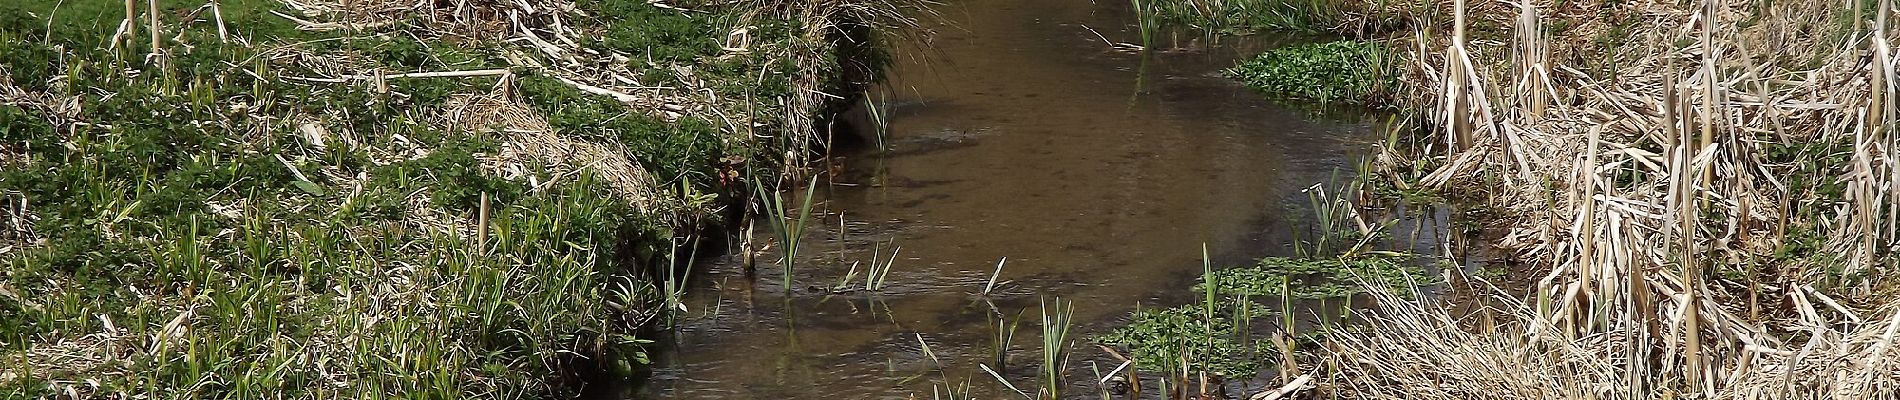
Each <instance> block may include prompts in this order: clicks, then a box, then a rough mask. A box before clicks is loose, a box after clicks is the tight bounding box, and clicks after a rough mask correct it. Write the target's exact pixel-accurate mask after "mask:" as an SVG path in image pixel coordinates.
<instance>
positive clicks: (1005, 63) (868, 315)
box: [627, 0, 1380, 399]
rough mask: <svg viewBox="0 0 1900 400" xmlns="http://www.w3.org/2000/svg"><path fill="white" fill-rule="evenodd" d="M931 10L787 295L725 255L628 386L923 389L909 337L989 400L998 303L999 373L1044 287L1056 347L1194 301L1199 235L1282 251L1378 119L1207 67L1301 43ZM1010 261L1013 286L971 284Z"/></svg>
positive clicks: (645, 392)
mask: <svg viewBox="0 0 1900 400" xmlns="http://www.w3.org/2000/svg"><path fill="white" fill-rule="evenodd" d="M942 11H943V14H944V17H945V18H946V19H947V20H950V21H951V22H952V23H953V24H954V26H948V27H941V28H939V29H938V32H939V34H938V35H937V36H936V37H935V40H934V42H933V43H931V44H928V45H921V44H919V45H913V47H910V48H900V49H896V52H897V54H899V63H898V65H897V66H896V67H895V70H894V71H893V72H892V74H893V76H892V79H891V81H890V82H889V83H887V84H886V85H884V86H883V87H881V88H878V89H877V90H876V92H875V93H874V95H873V96H872V97H873V98H874V99H877V98H881V99H885V100H887V101H886V102H884V103H883V104H884V106H883V107H882V108H881V109H882V110H881V111H883V113H884V114H885V115H886V116H885V120H886V121H887V122H888V125H887V128H888V137H886V138H882V139H875V140H866V141H865V143H867V144H868V143H880V144H881V145H882V147H885V148H884V149H879V148H878V147H879V146H878V145H863V146H858V148H855V149H852V148H843V147H841V148H838V149H836V151H837V153H836V154H834V155H833V157H831V158H830V159H828V160H827V161H828V162H829V163H832V165H833V166H834V168H833V169H832V172H833V173H832V174H829V176H827V177H826V178H824V179H826V180H827V181H826V182H824V184H821V185H820V188H819V189H818V190H819V191H820V192H819V193H817V194H816V195H815V198H816V199H817V202H818V205H817V206H816V208H817V210H815V211H814V217H813V220H812V223H811V228H810V229H809V230H808V231H807V232H806V236H805V239H804V241H803V242H802V244H801V245H800V254H799V259H800V260H801V261H800V264H799V265H798V268H797V269H796V275H795V279H794V281H795V282H797V284H796V285H795V286H797V287H795V288H792V289H793V290H792V294H791V295H790V296H789V297H788V296H786V294H785V292H786V291H785V288H782V287H780V284H779V282H780V279H779V278H780V275H779V271H781V270H780V269H779V267H778V266H777V265H776V264H775V262H774V261H773V260H775V259H776V256H774V255H771V254H762V255H760V256H759V257H758V275H759V276H758V277H757V279H756V280H752V279H747V278H746V277H745V274H744V272H743V270H744V267H743V266H742V265H740V264H741V257H739V256H737V255H731V256H725V257H718V258H715V259H712V260H707V261H705V263H704V264H705V265H702V266H701V268H702V270H703V271H704V272H699V273H696V276H695V282H693V283H692V284H693V288H692V292H691V293H690V294H689V298H688V303H687V306H688V308H689V309H690V311H688V312H687V315H686V316H685V317H684V320H683V321H682V322H681V323H680V324H681V326H679V328H678V329H677V332H675V333H673V334H671V335H668V336H666V337H664V338H662V339H660V342H659V343H656V344H655V345H654V349H653V350H655V354H654V355H655V364H654V370H653V374H652V376H651V378H650V380H649V381H648V382H647V384H645V385H641V386H640V387H639V388H638V389H636V390H634V392H633V393H629V394H627V397H633V398H811V399H817V398H911V397H912V396H916V397H918V398H928V397H929V396H930V392H929V384H928V383H927V382H925V381H926V379H918V378H917V377H918V376H919V375H922V374H926V373H928V374H931V376H933V377H934V376H936V375H935V374H936V373H937V372H936V371H937V366H936V365H937V364H936V363H935V362H933V361H932V360H930V359H929V358H928V357H926V356H925V354H923V352H921V351H920V346H919V344H918V340H919V338H920V337H921V338H922V339H923V340H925V341H927V342H928V343H929V344H930V346H931V348H932V351H933V352H934V354H935V355H936V356H937V357H939V358H940V359H941V360H942V364H944V365H947V366H949V374H950V375H951V376H952V377H954V378H962V377H970V378H971V380H972V381H974V382H976V383H977V385H976V386H977V387H978V388H979V389H978V391H977V394H978V395H979V397H985V398H990V397H1001V396H1003V395H1005V393H1004V392H992V390H998V389H995V388H993V386H996V385H994V384H993V382H994V381H993V380H992V379H990V378H988V376H986V375H982V374H983V373H982V372H973V371H976V370H975V369H974V367H975V366H976V365H977V364H978V363H985V362H990V363H991V364H994V362H991V361H989V360H993V356H992V354H994V353H993V352H994V349H992V348H991V347H992V344H991V343H992V340H991V336H992V334H993V330H994V329H995V328H993V327H992V326H993V324H994V320H995V316H996V315H998V314H999V313H1000V314H1002V315H1011V316H1013V315H1017V314H1018V313H1019V312H1021V311H1022V310H1028V311H1027V313H1026V314H1025V322H1024V323H1023V324H1022V328H1021V331H1020V332H1019V333H1018V338H1017V339H1016V340H1015V341H1014V342H1013V346H1012V350H1013V353H1012V354H1013V355H1012V356H1010V359H1009V362H1008V363H1006V364H1007V365H1006V366H1005V368H1003V369H1004V371H1003V372H1004V373H1005V374H1006V375H1007V376H1011V377H1015V378H1016V381H1017V382H1025V383H1027V382H1033V376H1034V371H1033V370H1034V368H1035V365H1034V363H1035V362H1036V361H1035V357H1036V356H1037V355H1036V354H1035V352H1036V351H1037V349H1036V347H1037V344H1038V343H1037V340H1038V339H1036V338H1035V337H1034V336H1035V331H1036V327H1035V323H1034V322H1032V321H1033V320H1034V319H1035V318H1036V317H1037V315H1036V309H1037V306H1038V304H1039V302H1040V301H1041V299H1043V298H1053V297H1061V298H1063V299H1066V300H1069V301H1072V302H1073V303H1074V305H1075V312H1074V313H1075V314H1074V318H1075V321H1077V325H1076V327H1075V330H1074V332H1075V333H1074V334H1073V335H1072V336H1071V337H1072V338H1074V339H1078V340H1080V339H1086V338H1088V337H1090V336H1092V335H1095V334H1099V333H1101V332H1104V331H1106V330H1107V329H1109V328H1111V327H1113V326H1115V325H1116V324H1118V323H1119V322H1120V321H1122V320H1123V319H1124V318H1126V316H1127V315H1128V312H1129V311H1130V310H1132V309H1134V308H1135V307H1136V305H1137V304H1141V305H1144V306H1153V305H1175V304H1182V303H1186V302H1189V301H1191V299H1190V297H1191V296H1192V294H1191V293H1188V292H1187V291H1185V290H1183V288H1186V287H1188V286H1190V285H1192V283H1193V282H1194V281H1195V279H1196V278H1197V277H1199V275H1200V273H1201V248H1202V245H1203V244H1205V245H1206V246H1207V248H1208V249H1209V250H1210V251H1211V254H1212V258H1213V261H1214V262H1215V263H1216V265H1239V264H1246V263H1250V262H1251V261H1252V260H1254V259H1257V258H1259V257H1263V256H1269V255H1290V254H1291V252H1292V250H1291V248H1290V246H1289V243H1292V242H1293V240H1294V238H1293V237H1292V236H1291V234H1290V233H1289V231H1290V230H1291V229H1289V226H1292V225H1293V224H1295V223H1297V222H1298V221H1300V220H1301V219H1300V217H1298V216H1296V214H1299V213H1304V212H1308V211H1304V208H1303V207H1304V205H1305V204H1306V202H1307V198H1306V195H1305V194H1304V193H1302V192H1301V189H1304V188H1306V187H1309V186H1311V185H1313V184H1314V183H1316V182H1320V181H1324V180H1327V179H1330V178H1331V177H1335V176H1349V175H1350V174H1351V172H1352V169H1353V168H1354V165H1355V161H1356V160H1357V159H1359V158H1360V157H1363V156H1364V155H1365V154H1364V153H1365V152H1367V151H1368V149H1370V148H1371V146H1370V143H1372V142H1373V141H1375V140H1377V139H1379V136H1380V135H1378V134H1375V133H1374V130H1375V125H1376V122H1377V121H1374V118H1373V117H1371V116H1367V115H1362V114H1359V113H1355V112H1352V111H1350V110H1343V111H1342V110H1338V109H1322V108H1317V107H1312V106H1308V105H1304V104H1275V103H1274V102H1271V101H1268V100H1267V99H1264V98H1262V97H1261V96H1259V95H1257V94H1256V93H1254V92H1252V91H1250V90H1249V89H1247V88H1245V87H1242V86H1240V85H1238V84H1237V83H1234V82H1232V81H1230V80H1227V79H1224V78H1222V77H1220V76H1219V70H1220V69H1222V68H1226V67H1228V66H1231V65H1233V64H1234V62H1235V61H1236V60H1237V59H1238V58H1239V57H1243V56H1246V55H1251V54H1255V53H1258V52H1259V51H1260V50H1262V49H1265V48H1269V47H1271V46H1275V45H1279V44H1282V43H1284V42H1287V41H1292V40H1296V39H1288V38H1273V37H1260V36H1256V37H1242V38H1234V37H1229V38H1224V39H1221V41H1220V43H1219V44H1218V45H1216V44H1212V43H1211V41H1210V40H1208V39H1203V38H1199V37H1195V36H1178V35H1176V36H1164V37H1163V39H1160V40H1158V41H1159V42H1160V43H1159V45H1158V46H1155V48H1154V49H1152V50H1150V51H1147V52H1124V51H1118V50H1115V49H1114V48H1112V47H1111V46H1110V45H1109V44H1107V43H1104V41H1103V39H1104V38H1106V39H1108V40H1130V41H1138V39H1133V38H1138V36H1137V34H1136V33H1134V32H1129V31H1128V28H1127V27H1128V26H1130V25H1132V23H1133V21H1134V17H1133V16H1131V15H1129V14H1128V11H1127V3H1126V2H1101V3H1097V2H1091V1H1083V0H1064V1H1020V0H969V1H961V2H955V3H953V4H949V5H946V6H944V7H943V9H942ZM1094 32H1100V33H1101V35H1102V37H1098V36H1096V33H1094ZM926 47H927V48H928V49H929V50H928V51H924V50H923V49H924V48H926ZM906 54H915V55H918V56H914V57H913V56H906ZM860 119H862V118H860ZM858 125H859V129H857V130H858V131H860V132H865V131H869V129H866V128H864V126H865V125H864V123H863V121H859V122H858ZM1342 171H1343V172H1342ZM786 197H787V198H793V197H802V194H801V195H799V196H791V195H788V196H786ZM767 236H770V234H769V233H766V232H763V225H761V232H760V233H759V234H758V237H759V240H761V241H764V240H765V239H764V238H765V237H767ZM892 247H901V248H902V250H901V252H899V255H898V256H897V257H896V258H895V262H894V269H893V271H892V272H891V273H890V277H889V284H888V286H887V287H885V288H884V289H883V290H881V291H878V292H877V293H876V294H869V293H865V292H847V293H834V292H833V291H831V290H829V289H830V287H831V286H833V285H835V284H836V283H837V282H838V281H839V278H840V277H841V276H844V275H846V271H848V270H850V269H851V268H852V265H853V264H854V263H857V264H858V265H859V268H863V267H864V263H865V262H866V260H869V259H871V257H872V253H873V251H874V249H881V250H882V251H883V252H882V253H880V254H881V255H883V256H888V255H889V254H890V249H891V248H892ZM773 250H775V249H773ZM1005 257H1007V258H1008V262H1007V263H1006V266H1005V267H1004V268H1003V270H1002V272H1001V274H1000V280H1003V281H1006V282H1005V283H1003V284H1001V285H999V288H998V289H997V290H996V291H995V292H993V293H990V294H989V295H987V296H985V295H980V294H978V293H977V292H980V291H982V290H983V288H984V286H985V285H986V284H987V283H988V282H989V280H990V278H991V275H992V271H993V270H994V268H995V266H996V264H997V262H998V260H999V259H1003V258H1005ZM860 273H862V272H860ZM1080 343H1086V341H1085V340H1084V341H1080ZM1075 357H1076V358H1075V359H1074V360H1073V361H1071V363H1070V366H1071V367H1072V368H1086V366H1087V365H1088V364H1089V363H1090V362H1091V361H1095V362H1097V363H1098V364H1106V366H1104V367H1103V368H1104V369H1106V368H1112V367H1113V365H1115V364H1114V363H1112V362H1108V361H1107V359H1106V358H1105V357H1106V356H1105V355H1103V354H1101V352H1100V351H1095V350H1093V347H1092V346H1079V347H1078V351H1077V352H1076V355H1075ZM1025 376H1027V377H1029V378H1024V377H1025ZM1072 376H1077V377H1080V376H1089V375H1088V374H1087V373H1086V372H1078V373H1076V374H1074V375H1072ZM1032 390H1033V389H1032ZM1087 392H1089V390H1075V391H1073V392H1072V393H1078V394H1080V393H1087ZM1012 396H1013V394H1012Z"/></svg>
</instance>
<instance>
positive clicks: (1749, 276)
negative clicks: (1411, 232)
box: [1331, 0, 1900, 399]
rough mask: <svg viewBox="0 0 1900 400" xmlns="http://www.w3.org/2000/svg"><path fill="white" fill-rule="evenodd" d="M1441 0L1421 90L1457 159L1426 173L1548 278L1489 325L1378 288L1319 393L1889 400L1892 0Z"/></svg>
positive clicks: (1424, 43)
mask: <svg viewBox="0 0 1900 400" xmlns="http://www.w3.org/2000/svg"><path fill="white" fill-rule="evenodd" d="M1450 3H1451V4H1449V6H1450V8H1449V9H1448V10H1447V11H1448V12H1449V13H1451V14H1452V26H1451V27H1450V32H1451V33H1450V35H1449V37H1445V38H1440V37H1438V33H1436V32H1433V31H1435V30H1437V29H1438V28H1437V27H1432V26H1429V25H1428V26H1426V29H1425V30H1422V31H1421V32H1420V33H1419V34H1418V35H1417V36H1416V37H1417V38H1418V40H1417V43H1418V47H1417V50H1415V54H1414V57H1413V59H1414V61H1415V62H1416V64H1415V65H1414V67H1415V68H1414V71H1413V73H1412V74H1411V76H1410V77H1409V78H1410V79H1408V81H1409V82H1412V87H1411V89H1412V90H1413V93H1414V95H1412V96H1411V97H1412V98H1413V99H1416V100H1417V101H1416V103H1415V106H1416V108H1417V109H1421V110H1429V113H1430V115H1431V118H1429V120H1430V121H1433V125H1434V126H1435V127H1436V128H1435V129H1437V131H1436V133H1435V135H1437V136H1438V137H1441V138H1442V139H1438V140H1436V141H1435V142H1436V143H1435V144H1433V145H1431V146H1430V148H1434V149H1438V150H1435V152H1436V153H1434V154H1443V155H1444V156H1443V158H1442V159H1437V160H1435V161H1432V162H1433V163H1435V165H1436V169H1435V170H1434V171H1433V172H1431V173H1429V174H1426V175H1425V176H1423V178H1422V179H1421V182H1420V183H1422V184H1423V185H1426V186H1428V187H1437V188H1450V187H1452V186H1453V185H1454V184H1456V185H1458V186H1461V187H1482V188H1484V189H1482V190H1481V191H1479V192H1477V193H1471V194H1474V195H1476V196H1477V197H1479V198H1481V199H1484V200H1483V201H1485V202H1487V203H1488V205H1489V206H1491V207H1494V208H1497V209H1500V210H1502V211H1503V213H1504V214H1505V215H1506V218H1507V219H1508V220H1509V221H1510V222H1511V226H1510V230H1509V232H1508V233H1506V234H1504V236H1503V238H1502V240H1501V244H1502V246H1503V247H1505V248H1506V249H1508V250H1509V251H1511V252H1513V256H1514V257H1515V258H1518V259H1521V260H1524V261H1526V262H1527V263H1528V264H1530V265H1532V266H1534V267H1537V268H1539V270H1540V271H1545V272H1544V275H1543V276H1542V278H1541V279H1539V280H1537V282H1536V283H1535V285H1534V287H1532V288H1530V289H1531V292H1532V293H1530V294H1529V295H1528V297H1529V299H1530V300H1525V301H1519V300H1514V299H1509V298H1505V299H1503V300H1504V302H1503V303H1504V304H1505V306H1504V307H1503V309H1502V315H1505V316H1509V317H1514V318H1507V319H1508V320H1509V322H1504V323H1500V324H1498V325H1495V326H1490V325H1487V326H1472V325H1473V324H1471V323H1469V322H1468V321H1462V320H1459V319H1456V318H1453V317H1452V316H1451V314H1449V313H1447V312H1445V311H1443V310H1440V309H1436V308H1433V307H1431V306H1422V305H1417V304H1413V303H1408V302H1406V301H1402V300H1399V299H1397V298H1394V297H1391V296H1389V295H1388V296H1384V297H1382V301H1381V302H1380V303H1381V304H1382V306H1383V307H1384V308H1385V309H1384V310H1383V311H1382V312H1380V313H1378V314H1376V315H1374V316H1373V317H1372V318H1370V321H1373V322H1371V323H1370V324H1369V327H1368V328H1367V329H1365V330H1362V331H1358V332H1355V333H1352V334H1344V335H1339V336H1338V338H1337V340H1336V341H1335V342H1334V346H1336V348H1335V349H1334V350H1335V351H1334V352H1333V353H1334V354H1333V359H1332V363H1331V367H1333V368H1337V369H1338V370H1339V371H1340V372H1342V374H1339V378H1338V379H1337V380H1336V381H1335V382H1332V386H1331V387H1333V388H1335V389H1336V390H1339V391H1341V392H1348V393H1352V394H1355V395H1358V396H1364V397H1371V398H1386V397H1392V396H1401V395H1403V396H1404V397H1405V398H1470V397H1473V396H1480V395H1482V396H1483V397H1487V398H1498V397H1499V396H1502V397H1503V398H1552V399H1554V398H1654V397H1656V396H1658V395H1661V394H1665V393H1673V394H1681V395H1694V396H1699V397H1703V398H1893V397H1894V396H1895V394H1894V393H1895V392H1894V391H1893V389H1892V388H1894V387H1896V386H1900V379H1897V378H1900V366H1895V365H1893V364H1892V363H1888V362H1886V361H1884V360H1881V359H1880V358H1879V356H1884V355H1885V354H1886V351H1887V350H1886V349H1887V348H1888V347H1889V346H1892V345H1893V343H1892V342H1893V339H1894V338H1893V331H1894V327H1895V326H1900V325H1896V324H1900V319H1896V318H1894V317H1886V318H1880V317H1870V318H1863V317H1861V316H1859V314H1860V313H1863V312H1864V311H1863V310H1869V309H1871V310H1880V311H1876V312H1877V313H1878V315H1891V314H1892V310H1893V309H1894V307H1895V306H1896V304H1894V303H1893V302H1892V301H1891V298H1892V297H1891V296H1890V295H1891V294H1892V293H1894V291H1895V289H1896V287H1900V285H1896V284H1895V283H1896V282H1900V281H1895V280H1893V273H1894V272H1895V271H1896V270H1895V269H1894V265H1895V264H1894V263H1895V257H1894V253H1893V252H1894V250H1895V248H1894V243H1896V241H1895V240H1896V238H1900V237H1897V236H1896V234H1897V233H1900V232H1897V231H1896V225H1900V223H1896V216H1897V213H1896V212H1897V211H1900V194H1896V193H1900V192H1896V190H1895V189H1896V188H1900V160H1896V158H1894V157H1893V156H1891V151H1892V149H1894V146H1895V145H1896V142H1895V135H1894V133H1893V132H1894V129H1893V128H1894V122H1893V121H1894V119H1893V118H1894V114H1895V110H1894V107H1893V101H1894V98H1895V93H1896V89H1895V88H1896V87H1895V85H1894V83H1893V82H1894V78H1895V77H1894V74H1895V56H1894V55H1893V49H1892V44H1891V40H1892V38H1893V27H1892V26H1890V24H1889V22H1888V17H1889V15H1891V14H1892V13H1893V10H1894V5H1893V4H1892V2H1890V1H1880V2H1876V3H1877V5H1876V6H1875V7H1874V8H1873V9H1872V10H1868V11H1867V13H1866V14H1865V16H1864V17H1855V16H1852V15H1848V14H1847V13H1848V12H1849V7H1840V6H1839V4H1838V3H1836V2H1752V1H1751V2H1744V1H1721V0H1707V1H1700V2H1694V3H1693V4H1686V3H1678V2H1635V3H1629V4H1619V5H1607V6H1602V10H1601V12H1600V13H1598V14H1595V15H1590V14H1583V15H1582V16H1579V13H1578V12H1577V11H1578V10H1577V8H1578V6H1577V5H1574V4H1571V5H1564V4H1554V3H1550V2H1541V1H1531V2H1523V3H1514V4H1515V7H1514V9H1510V10H1506V9H1505V8H1506V7H1500V6H1501V5H1502V4H1503V3H1492V2H1478V3H1484V4H1473V5H1470V6H1469V7H1467V5H1466V4H1465V1H1463V0H1456V1H1454V2H1450ZM1856 4H1858V3H1856ZM1440 6H1441V7H1443V6H1445V4H1443V3H1440ZM1855 8H1858V7H1855ZM1468 11H1469V14H1468ZM1854 15H1861V14H1854ZM1609 16H1614V18H1612V17H1609ZM1862 18H1864V19H1862ZM1471 20H1476V21H1487V22H1492V23H1489V24H1486V25H1490V26H1512V28H1509V30H1508V31H1505V32H1499V31H1491V30H1488V31H1482V32H1478V31H1473V30H1472V29H1471V28H1470V26H1472V25H1471V24H1470V23H1469V22H1468V21H1471ZM1841 21H1844V23H1842V22H1841ZM1498 22H1502V23H1498ZM1554 24H1556V25H1562V26H1564V27H1565V28H1563V30H1558V28H1553V27H1551V26H1552V25H1554ZM1612 31H1614V32H1616V33H1617V34H1616V35H1605V34H1602V33H1606V32H1612ZM1593 34H1595V35H1594V36H1593ZM1507 35H1508V36H1507ZM1500 39H1508V40H1500ZM1606 40H1607V42H1606ZM1585 60H1588V61H1585ZM1371 286H1377V285H1371ZM1395 360H1403V361H1395Z"/></svg>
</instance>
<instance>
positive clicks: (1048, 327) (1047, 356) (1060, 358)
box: [1037, 297, 1075, 400]
mask: <svg viewBox="0 0 1900 400" xmlns="http://www.w3.org/2000/svg"><path fill="white" fill-rule="evenodd" d="M1051 304H1053V305H1054V307H1053V308H1052V307H1051ZM1041 311H1042V369H1040V370H1039V371H1038V373H1037V376H1038V377H1040V378H1041V380H1042V388H1041V389H1039V390H1038V392H1039V396H1038V397H1040V398H1042V399H1048V400H1055V399H1060V398H1062V389H1063V388H1064V387H1065V386H1067V385H1068V384H1069V379H1068V370H1069V329H1070V328H1072V326H1071V325H1073V324H1074V323H1075V321H1074V319H1075V304H1072V303H1067V302H1064V301H1062V298H1060V297H1058V298H1056V299H1055V300H1054V301H1053V302H1044V303H1043V304H1042V310H1041Z"/></svg>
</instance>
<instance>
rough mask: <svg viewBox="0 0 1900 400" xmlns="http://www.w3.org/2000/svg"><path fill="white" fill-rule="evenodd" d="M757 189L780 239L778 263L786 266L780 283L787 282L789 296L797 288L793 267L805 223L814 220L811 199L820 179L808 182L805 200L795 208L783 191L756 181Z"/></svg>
mask: <svg viewBox="0 0 1900 400" xmlns="http://www.w3.org/2000/svg"><path fill="white" fill-rule="evenodd" d="M754 190H756V191H758V197H759V199H760V200H761V201H764V202H765V204H763V205H762V207H764V208H765V211H766V218H767V220H768V221H769V222H770V223H771V226H772V233H773V234H775V235H776V236H777V238H778V243H779V266H780V267H781V268H783V269H784V275H783V276H782V277H781V284H782V285H784V289H785V293H786V294H787V295H790V294H791V293H792V292H793V291H794V289H793V288H792V275H793V271H795V269H794V268H793V266H794V265H795V264H796V263H797V262H798V244H799V240H800V239H802V238H803V237H804V235H805V223H806V222H808V221H810V220H811V205H812V204H811V200H812V195H813V194H814V193H816V192H817V191H818V180H816V179H813V180H811V181H809V182H808V183H806V184H805V198H804V201H802V202H800V203H798V205H797V206H796V207H797V208H796V209H792V208H791V207H794V206H793V205H791V204H788V203H786V202H785V194H784V193H782V192H779V191H777V190H770V189H766V187H765V184H763V183H756V182H755V183H754Z"/></svg>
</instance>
